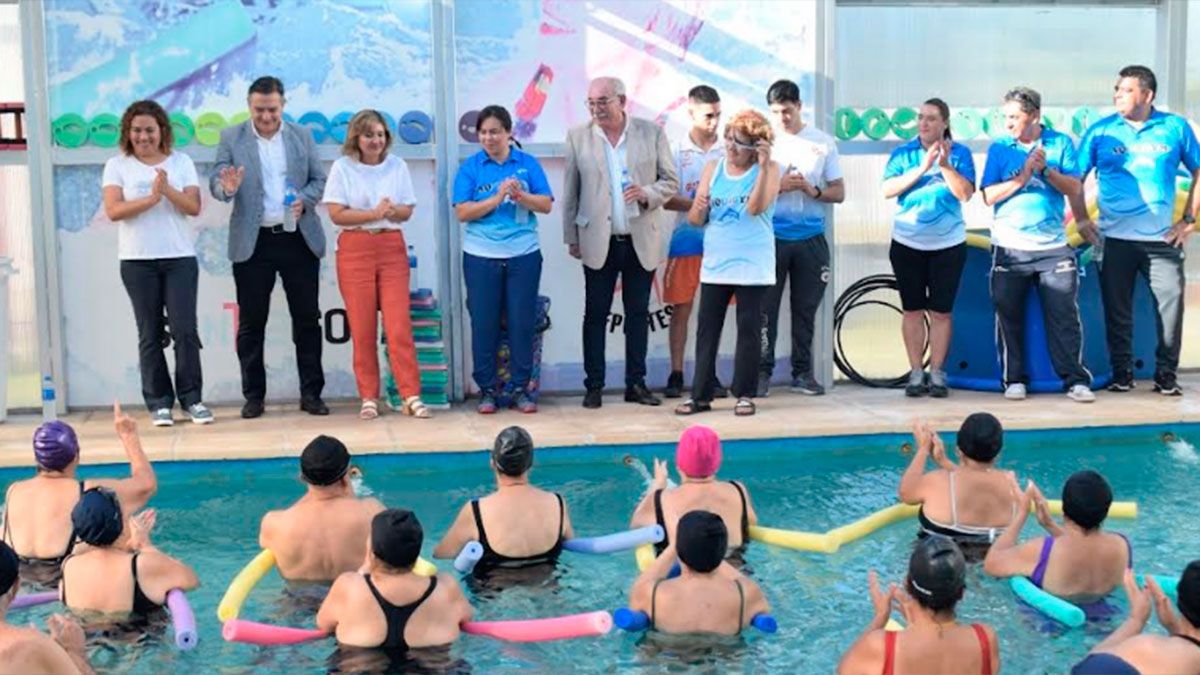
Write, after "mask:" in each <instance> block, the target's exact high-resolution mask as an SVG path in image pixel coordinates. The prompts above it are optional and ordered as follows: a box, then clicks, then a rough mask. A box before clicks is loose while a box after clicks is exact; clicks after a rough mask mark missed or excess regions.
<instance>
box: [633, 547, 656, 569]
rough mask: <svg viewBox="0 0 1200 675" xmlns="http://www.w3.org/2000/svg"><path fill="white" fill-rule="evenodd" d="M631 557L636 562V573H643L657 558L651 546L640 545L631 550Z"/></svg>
mask: <svg viewBox="0 0 1200 675" xmlns="http://www.w3.org/2000/svg"><path fill="white" fill-rule="evenodd" d="M633 557H634V559H635V560H637V566H638V571H639V572H645V571H646V568H647V567H649V566H650V564H651V563H653V562H654V559H655V558H657V557H658V556H657V555H655V553H654V545H653V544H642V545H641V546H639V547H637V548H635V549H634V550H633Z"/></svg>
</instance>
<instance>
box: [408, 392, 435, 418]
mask: <svg viewBox="0 0 1200 675" xmlns="http://www.w3.org/2000/svg"><path fill="white" fill-rule="evenodd" d="M400 411H401V412H403V413H404V414H405V415H408V416H409V417H417V418H420V419H429V418H430V417H433V413H432V412H430V411H429V406H427V405H425V402H424V401H422V400H421V397H420V396H409V397H408V398H406V399H404V407H403V408H401V409H400Z"/></svg>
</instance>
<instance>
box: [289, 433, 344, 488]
mask: <svg viewBox="0 0 1200 675" xmlns="http://www.w3.org/2000/svg"><path fill="white" fill-rule="evenodd" d="M349 468H350V451H349V450H347V449H346V444H344V443H342V442H341V441H339V440H338V439H336V438H334V437H333V436H325V435H323V434H322V435H320V436H317V437H316V438H314V439H312V441H311V442H309V444H308V445H307V446H305V448H304V452H302V453H300V475H302V476H304V480H305V481H306V482H308V483H310V484H312V485H333V484H334V483H336V482H338V481H339V480H341V479H342V476H345V475H346V471H347V470H348V469H349Z"/></svg>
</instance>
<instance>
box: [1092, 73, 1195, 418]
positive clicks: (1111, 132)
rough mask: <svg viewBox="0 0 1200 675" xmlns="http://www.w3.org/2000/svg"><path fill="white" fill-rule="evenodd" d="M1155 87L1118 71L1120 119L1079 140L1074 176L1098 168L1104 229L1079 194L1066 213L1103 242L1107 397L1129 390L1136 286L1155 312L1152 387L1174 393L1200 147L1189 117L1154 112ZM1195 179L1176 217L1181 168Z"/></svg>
mask: <svg viewBox="0 0 1200 675" xmlns="http://www.w3.org/2000/svg"><path fill="white" fill-rule="evenodd" d="M1157 88H1158V83H1157V81H1156V79H1155V77H1154V73H1153V72H1152V71H1151V70H1150V69H1149V68H1146V67H1144V66H1128V67H1126V68H1124V69H1122V70H1121V72H1120V75H1119V79H1118V80H1117V85H1116V87H1115V89H1114V94H1113V104H1114V105H1115V106H1116V109H1117V112H1116V113H1114V114H1112V115H1109V116H1108V117H1105V118H1104V119H1102V120H1100V121H1098V122H1096V123H1095V124H1093V125H1092V127H1091V128H1090V129H1088V131H1087V133H1086V134H1085V135H1084V137H1083V139H1082V140H1081V141H1080V143H1079V174H1080V178H1081V179H1082V178H1084V177H1086V176H1087V174H1088V172H1089V171H1091V170H1093V169H1095V170H1096V178H1097V179H1098V182H1099V184H1100V198H1099V202H1100V204H1099V206H1100V225H1099V228H1097V226H1096V224H1095V223H1094V222H1092V220H1091V219H1090V218H1088V217H1087V215H1086V214H1087V210H1086V205H1085V204H1084V201H1083V197H1082V195H1080V196H1077V197H1075V198H1073V199H1072V200H1071V210H1072V211H1074V212H1075V213H1077V214H1082V217H1081V218H1079V232H1080V234H1082V235H1083V236H1084V237H1085V238H1086V239H1088V240H1089V241H1091V242H1092V243H1094V244H1098V243H1100V238H1101V237H1103V247H1104V248H1103V251H1104V255H1103V260H1102V262H1101V265H1100V289H1101V291H1102V293H1103V296H1104V323H1105V327H1106V329H1107V331H1106V332H1107V334H1108V353H1109V360H1110V362H1111V363H1112V369H1113V374H1112V377H1113V379H1112V384H1110V385H1109V387H1108V389H1109V391H1115V392H1125V391H1129V390H1130V389H1132V388H1133V386H1134V383H1133V287H1134V283H1135V281H1136V279H1137V275H1139V274H1140V275H1142V276H1143V277H1145V278H1146V280H1147V281H1148V282H1149V284H1150V293H1151V295H1153V296H1154V302H1155V305H1156V310H1157V314H1158V319H1159V320H1158V348H1157V350H1156V351H1155V367H1154V390H1155V391H1157V392H1159V393H1161V394H1163V395H1166V396H1180V395H1182V394H1183V390H1182V389H1180V388H1179V384H1178V382H1177V381H1176V377H1175V371H1176V370H1177V369H1178V367H1179V350H1180V343H1181V341H1182V338H1183V306H1184V297H1183V296H1184V272H1183V260H1184V252H1183V245H1184V243H1185V242H1186V241H1187V238H1188V237H1189V236H1190V235H1191V233H1192V231H1193V230H1194V229H1195V227H1196V212H1197V204H1196V181H1197V180H1200V145H1198V144H1197V142H1196V135H1195V133H1194V132H1193V131H1192V129H1191V127H1190V126H1188V123H1187V120H1185V119H1183V118H1182V117H1180V116H1178V115H1172V114H1169V113H1164V112H1162V111H1160V110H1157V109H1155V108H1154V106H1153V103H1154V96H1155V91H1156V90H1157ZM1180 164H1183V165H1184V166H1185V167H1187V170H1188V172H1189V173H1190V174H1191V178H1192V188H1191V190H1190V191H1189V192H1188V197H1187V202H1186V204H1185V205H1184V211H1183V216H1182V217H1181V218H1180V219H1179V220H1178V221H1177V222H1176V221H1175V220H1174V212H1175V200H1176V197H1175V195H1176V187H1175V181H1176V177H1177V172H1178V170H1179V165H1180Z"/></svg>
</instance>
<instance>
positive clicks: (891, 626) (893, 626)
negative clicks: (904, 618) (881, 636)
mask: <svg viewBox="0 0 1200 675" xmlns="http://www.w3.org/2000/svg"><path fill="white" fill-rule="evenodd" d="M883 629H884V630H886V631H888V632H889V633H895V632H897V631H902V630H904V624H902V623H900V622H899V621H897V620H895V619H893V618H890V617H889V618H888V620H887V623H886V624H884V626H883Z"/></svg>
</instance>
